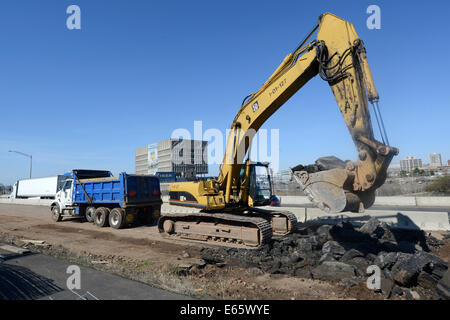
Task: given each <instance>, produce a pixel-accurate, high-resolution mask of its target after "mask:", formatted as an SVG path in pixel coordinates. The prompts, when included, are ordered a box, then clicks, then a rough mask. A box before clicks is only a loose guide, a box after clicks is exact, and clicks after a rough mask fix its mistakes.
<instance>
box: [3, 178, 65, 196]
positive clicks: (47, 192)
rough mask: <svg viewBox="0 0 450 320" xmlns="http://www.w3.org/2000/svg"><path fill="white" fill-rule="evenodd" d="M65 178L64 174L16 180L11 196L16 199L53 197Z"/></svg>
mask: <svg viewBox="0 0 450 320" xmlns="http://www.w3.org/2000/svg"><path fill="white" fill-rule="evenodd" d="M66 179H67V177H66V176H64V175H57V176H53V177H45V178H34V179H23V180H18V181H17V182H16V184H15V185H14V189H13V193H12V197H13V198H17V199H27V198H40V199H54V198H55V195H56V193H57V192H58V190H59V189H60V188H61V186H62V184H63V182H64V181H65V180H66Z"/></svg>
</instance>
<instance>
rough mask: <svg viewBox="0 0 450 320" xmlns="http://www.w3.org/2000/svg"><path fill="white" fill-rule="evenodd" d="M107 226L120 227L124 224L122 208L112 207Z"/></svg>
mask: <svg viewBox="0 0 450 320" xmlns="http://www.w3.org/2000/svg"><path fill="white" fill-rule="evenodd" d="M109 226H110V227H112V228H114V229H122V228H123V227H124V226H125V211H124V210H123V209H122V208H114V209H112V210H111V212H110V213H109Z"/></svg>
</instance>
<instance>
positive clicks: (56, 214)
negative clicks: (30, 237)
mask: <svg viewBox="0 0 450 320" xmlns="http://www.w3.org/2000/svg"><path fill="white" fill-rule="evenodd" d="M52 219H53V221H55V222H60V221H61V220H62V216H61V210H59V206H58V205H54V206H53V207H52Z"/></svg>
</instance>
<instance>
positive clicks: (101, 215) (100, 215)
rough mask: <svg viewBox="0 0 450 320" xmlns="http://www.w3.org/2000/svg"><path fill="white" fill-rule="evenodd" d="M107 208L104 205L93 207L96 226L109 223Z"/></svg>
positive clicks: (101, 226) (105, 225)
mask: <svg viewBox="0 0 450 320" xmlns="http://www.w3.org/2000/svg"><path fill="white" fill-rule="evenodd" d="M108 216H109V209H108V208H105V207H100V208H97V209H95V216H94V223H95V225H96V226H98V227H100V228H103V227H107V226H108V224H109V221H108V220H109V219H108Z"/></svg>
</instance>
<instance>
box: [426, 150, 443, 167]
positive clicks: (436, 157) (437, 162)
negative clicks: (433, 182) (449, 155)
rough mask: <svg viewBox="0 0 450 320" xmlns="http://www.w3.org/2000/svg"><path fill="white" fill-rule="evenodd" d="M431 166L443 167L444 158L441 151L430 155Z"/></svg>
mask: <svg viewBox="0 0 450 320" xmlns="http://www.w3.org/2000/svg"><path fill="white" fill-rule="evenodd" d="M429 158H430V167H442V160H441V154H440V153H432V154H430V155H429Z"/></svg>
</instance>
